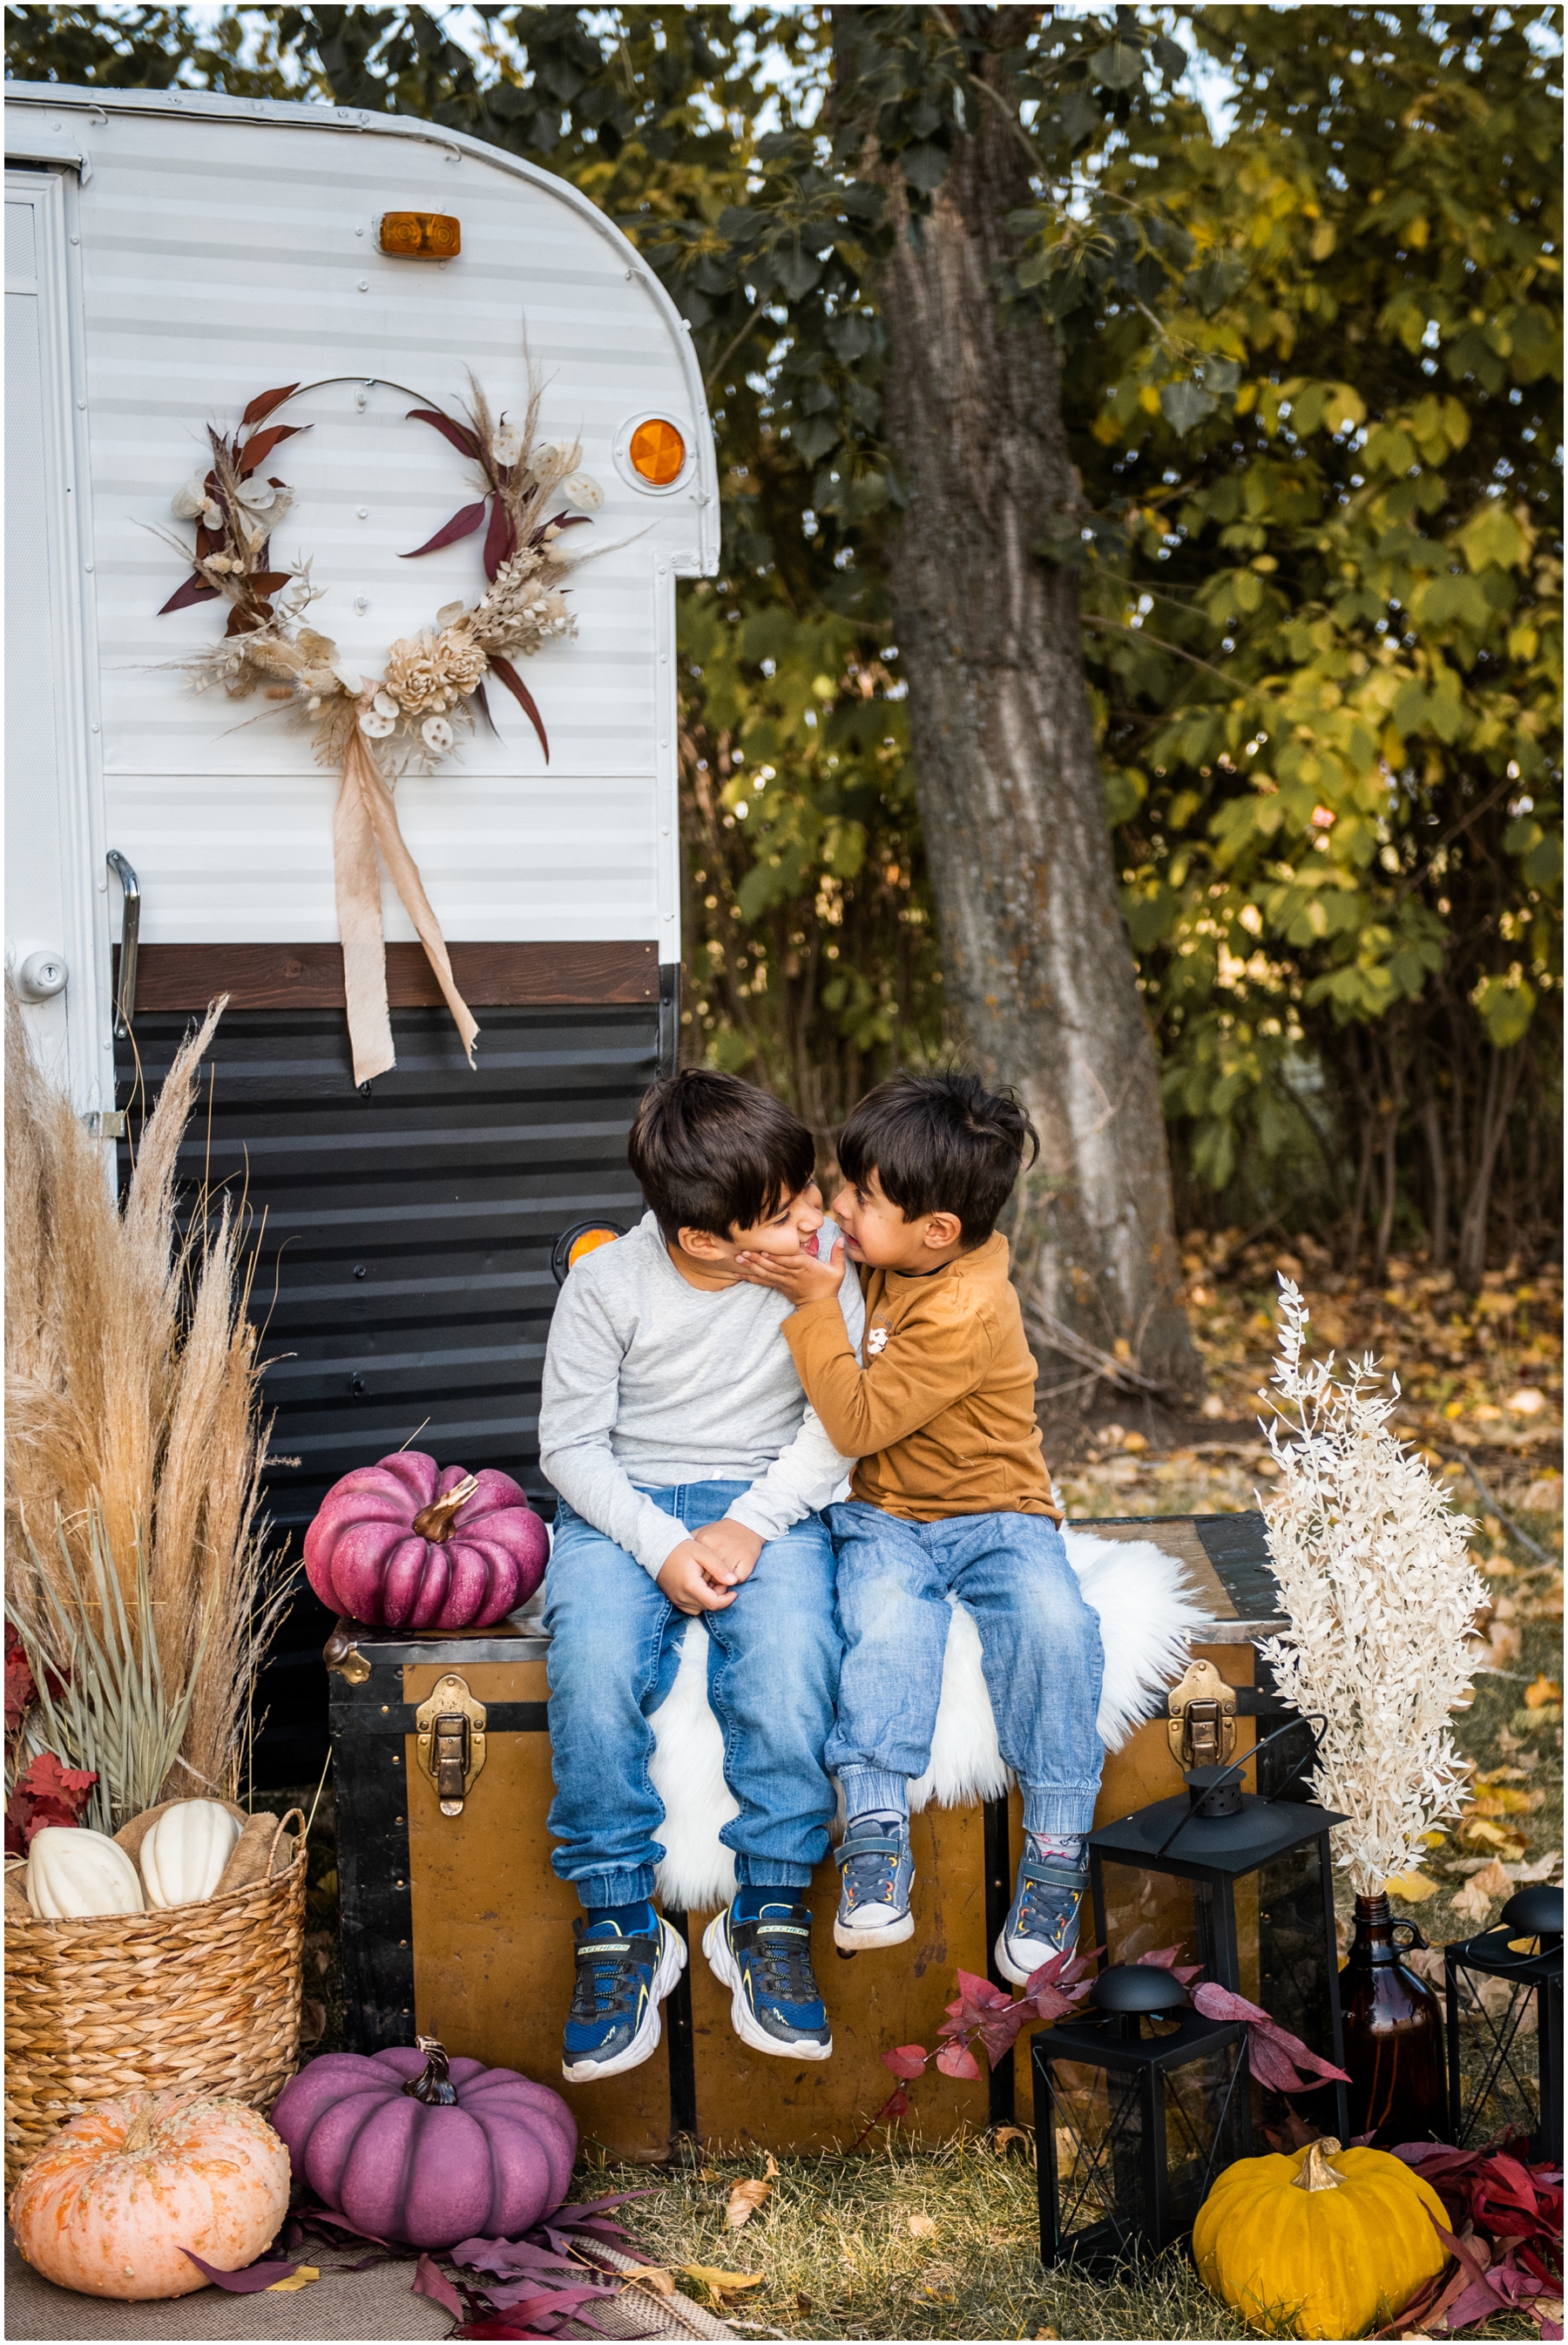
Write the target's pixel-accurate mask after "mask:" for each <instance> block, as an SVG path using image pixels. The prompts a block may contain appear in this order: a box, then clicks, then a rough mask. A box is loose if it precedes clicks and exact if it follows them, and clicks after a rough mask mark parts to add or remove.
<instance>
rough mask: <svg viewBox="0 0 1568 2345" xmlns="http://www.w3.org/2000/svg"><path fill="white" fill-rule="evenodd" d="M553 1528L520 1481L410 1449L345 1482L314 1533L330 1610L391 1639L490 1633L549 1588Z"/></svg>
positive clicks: (314, 1562) (313, 1550)
mask: <svg viewBox="0 0 1568 2345" xmlns="http://www.w3.org/2000/svg"><path fill="white" fill-rule="evenodd" d="M549 1548H550V1543H549V1540H548V1538H547V1537H546V1535H545V1526H544V1524H543V1523H542V1522H541V1521H540V1519H539V1518H538V1516H537V1515H536V1514H535V1512H534V1510H533V1508H531V1507H530V1506H529V1504H528V1501H527V1499H526V1497H524V1494H523V1492H522V1491H521V1490H520V1489H519V1488H518V1487H517V1485H516V1483H515V1482H514V1481H513V1479H512V1477H511V1476H510V1475H509V1474H498V1473H496V1472H495V1471H494V1468H492V1467H488V1466H487V1467H484V1468H483V1469H482V1471H481V1472H479V1473H477V1474H469V1473H465V1472H464V1470H463V1467H461V1466H439V1467H438V1466H437V1464H436V1462H435V1460H434V1458H433V1457H425V1456H424V1454H423V1451H421V1450H418V1449H400V1450H399V1451H398V1452H397V1454H396V1455H395V1457H383V1458H382V1461H381V1464H380V1465H379V1466H356V1467H355V1468H354V1470H353V1472H352V1473H351V1474H345V1475H344V1476H343V1478H342V1480H341V1482H334V1483H333V1485H332V1487H331V1489H330V1490H329V1491H328V1493H327V1495H326V1497H324V1498H323V1499H322V1501H321V1511H320V1513H319V1514H318V1515H317V1517H316V1519H315V1521H314V1522H313V1523H312V1524H311V1528H310V1529H309V1530H308V1531H307V1532H306V1534H305V1572H306V1577H307V1578H308V1579H309V1580H310V1583H311V1587H312V1588H313V1589H315V1591H316V1593H317V1595H318V1596H319V1597H320V1598H321V1601H322V1603H323V1604H329V1605H331V1609H332V1610H333V1611H334V1612H346V1613H348V1614H349V1615H350V1616H351V1619H355V1620H363V1621H365V1622H366V1623H367V1624H368V1625H369V1626H371V1627H374V1628H384V1629H488V1628H489V1627H490V1625H491V1624H492V1622H493V1621H495V1620H499V1619H503V1618H504V1615H505V1614H506V1613H508V1612H511V1611H513V1610H514V1609H515V1608H516V1607H517V1606H518V1605H519V1604H523V1603H525V1602H526V1600H527V1599H528V1598H529V1597H530V1596H532V1595H533V1593H534V1590H535V1589H536V1588H537V1587H538V1585H539V1582H540V1581H541V1580H542V1579H544V1577H545V1558H546V1556H547V1555H548V1553H549Z"/></svg>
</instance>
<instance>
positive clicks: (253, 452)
mask: <svg viewBox="0 0 1568 2345" xmlns="http://www.w3.org/2000/svg"><path fill="white" fill-rule="evenodd" d="M314 430H315V425H314V424H313V423H274V424H272V425H270V427H269V429H268V430H267V431H258V432H256V433H254V434H253V435H252V437H251V438H250V439H249V440H248V441H247V442H246V443H245V445H244V447H243V448H242V449H241V450H240V451H239V461H238V462H237V464H236V467H235V469H236V471H237V472H239V474H240V476H241V478H243V476H244V475H245V474H246V473H247V472H254V471H255V470H256V467H257V465H258V464H259V463H260V462H261V459H262V457H263V456H270V454H271V453H272V451H273V449H274V448H276V446H277V445H278V443H279V442H280V440H292V439H293V438H294V437H295V436H296V434H297V433H299V432H300V431H314Z"/></svg>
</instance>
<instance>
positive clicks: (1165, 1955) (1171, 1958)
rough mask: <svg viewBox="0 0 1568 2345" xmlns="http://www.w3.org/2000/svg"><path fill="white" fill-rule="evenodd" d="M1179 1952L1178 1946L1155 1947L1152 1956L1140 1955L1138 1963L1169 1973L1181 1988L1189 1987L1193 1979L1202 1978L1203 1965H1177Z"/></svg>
mask: <svg viewBox="0 0 1568 2345" xmlns="http://www.w3.org/2000/svg"><path fill="white" fill-rule="evenodd" d="M1180 1952H1181V1948H1180V1947H1179V1946H1157V1947H1156V1949H1155V1950H1154V1952H1153V1953H1152V1954H1140V1955H1139V1956H1138V1963H1139V1964H1145V1965H1146V1966H1148V1967H1149V1968H1151V1969H1154V1970H1160V1971H1169V1973H1170V1974H1171V1976H1172V1977H1173V1978H1176V1979H1179V1980H1180V1981H1181V1984H1182V1985H1183V1986H1190V1985H1192V1983H1193V1981H1194V1979H1195V1978H1199V1977H1201V1976H1202V1974H1203V1964H1201V1963H1178V1962H1177V1960H1176V1956H1177V1955H1178V1954H1180Z"/></svg>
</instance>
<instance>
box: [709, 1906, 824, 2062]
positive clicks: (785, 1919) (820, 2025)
mask: <svg viewBox="0 0 1568 2345" xmlns="http://www.w3.org/2000/svg"><path fill="white" fill-rule="evenodd" d="M702 1951H703V1953H704V1954H706V1955H707V1956H708V1966H709V1968H710V1969H711V1970H712V1972H713V1975H714V1977H715V1978H716V1979H718V1983H719V1985H721V1986H727V1987H728V1988H729V1990H730V2004H729V2021H730V2025H731V2026H732V2027H733V2028H734V2030H735V2032H736V2034H737V2035H738V2036H739V2038H740V2040H741V2042H742V2043H743V2044H749V2045H750V2046H751V2048H752V2050H753V2051H754V2052H772V2053H776V2054H777V2055H778V2056H779V2058H780V2059H783V2060H826V2059H828V2058H829V2057H830V2055H831V2053H832V2049H833V2036H832V2031H831V2029H830V2027H829V2025H828V2014H827V2012H826V2010H825V2009H824V2007H823V2004H822V1998H821V1996H820V1994H819V1993H818V1991H817V1980H816V1974H815V1973H814V1972H813V1970H812V1968H811V1911H810V1908H809V1906H807V1905H796V1904H792V1903H790V1902H789V1895H788V1893H787V1892H783V1891H781V1892H780V1893H779V1903H777V1904H769V1905H764V1906H763V1908H762V1910H761V1912H760V1913H759V1914H758V1915H757V1917H756V1918H755V1920H750V1919H748V1920H744V1921H743V1920H741V1919H740V1918H739V1917H738V1915H737V1914H736V1911H735V1907H734V1906H733V1904H731V1905H728V1906H726V1908H725V1910H724V1912H723V1913H722V1914H716V1915H715V1916H714V1918H713V1920H712V1921H711V1922H710V1923H709V1924H708V1927H707V1929H706V1930H705V1931H704V1932H703V1934H702Z"/></svg>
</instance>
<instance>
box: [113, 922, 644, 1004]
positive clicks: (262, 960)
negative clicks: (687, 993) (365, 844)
mask: <svg viewBox="0 0 1568 2345" xmlns="http://www.w3.org/2000/svg"><path fill="white" fill-rule="evenodd" d="M447 949H448V951H449V952H450V953H451V955H452V973H453V977H454V978H455V979H456V980H457V988H458V990H459V992H460V993H461V994H462V995H463V1000H465V1001H467V1002H469V1003H470V1004H472V1006H473V1008H474V1009H481V1008H483V1007H484V1006H485V1005H486V1004H494V1005H497V1006H506V1007H512V1006H516V1007H519V1008H528V1007H532V1006H534V1005H535V1004H539V1005H541V1006H548V1005H549V1004H551V1003H556V1002H596V1001H617V1002H626V1003H630V1004H637V1003H642V1002H655V1001H657V1000H658V988H659V978H658V947H657V945H656V944H652V943H644V942H642V941H640V940H625V939H622V940H607V941H606V942H603V943H591V944H452V945H449V946H448V948H447ZM386 954H387V999H388V1000H389V1001H390V1003H391V1005H392V1008H393V1009H394V1010H430V1009H439V1008H440V1007H441V1001H442V994H441V989H440V987H439V986H438V985H437V984H436V981H435V973H434V971H433V969H432V968H431V966H430V963H429V961H428V960H427V959H425V956H424V948H423V945H418V944H389V945H388V947H387V949H386ZM115 983H116V985H118V983H119V951H118V948H116V951H115ZM219 993H227V994H228V996H229V1007H230V1008H231V1009H234V1010H341V1009H342V1007H343V949H342V947H341V945H337V944H315V945H272V944H261V945H258V944H243V945H143V946H142V948H141V951H140V953H139V954H138V956H137V970H136V1007H137V1010H205V1009H206V1007H207V1005H208V1003H209V1001H210V1000H212V999H213V997H214V996H215V995H216V994H219Z"/></svg>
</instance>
